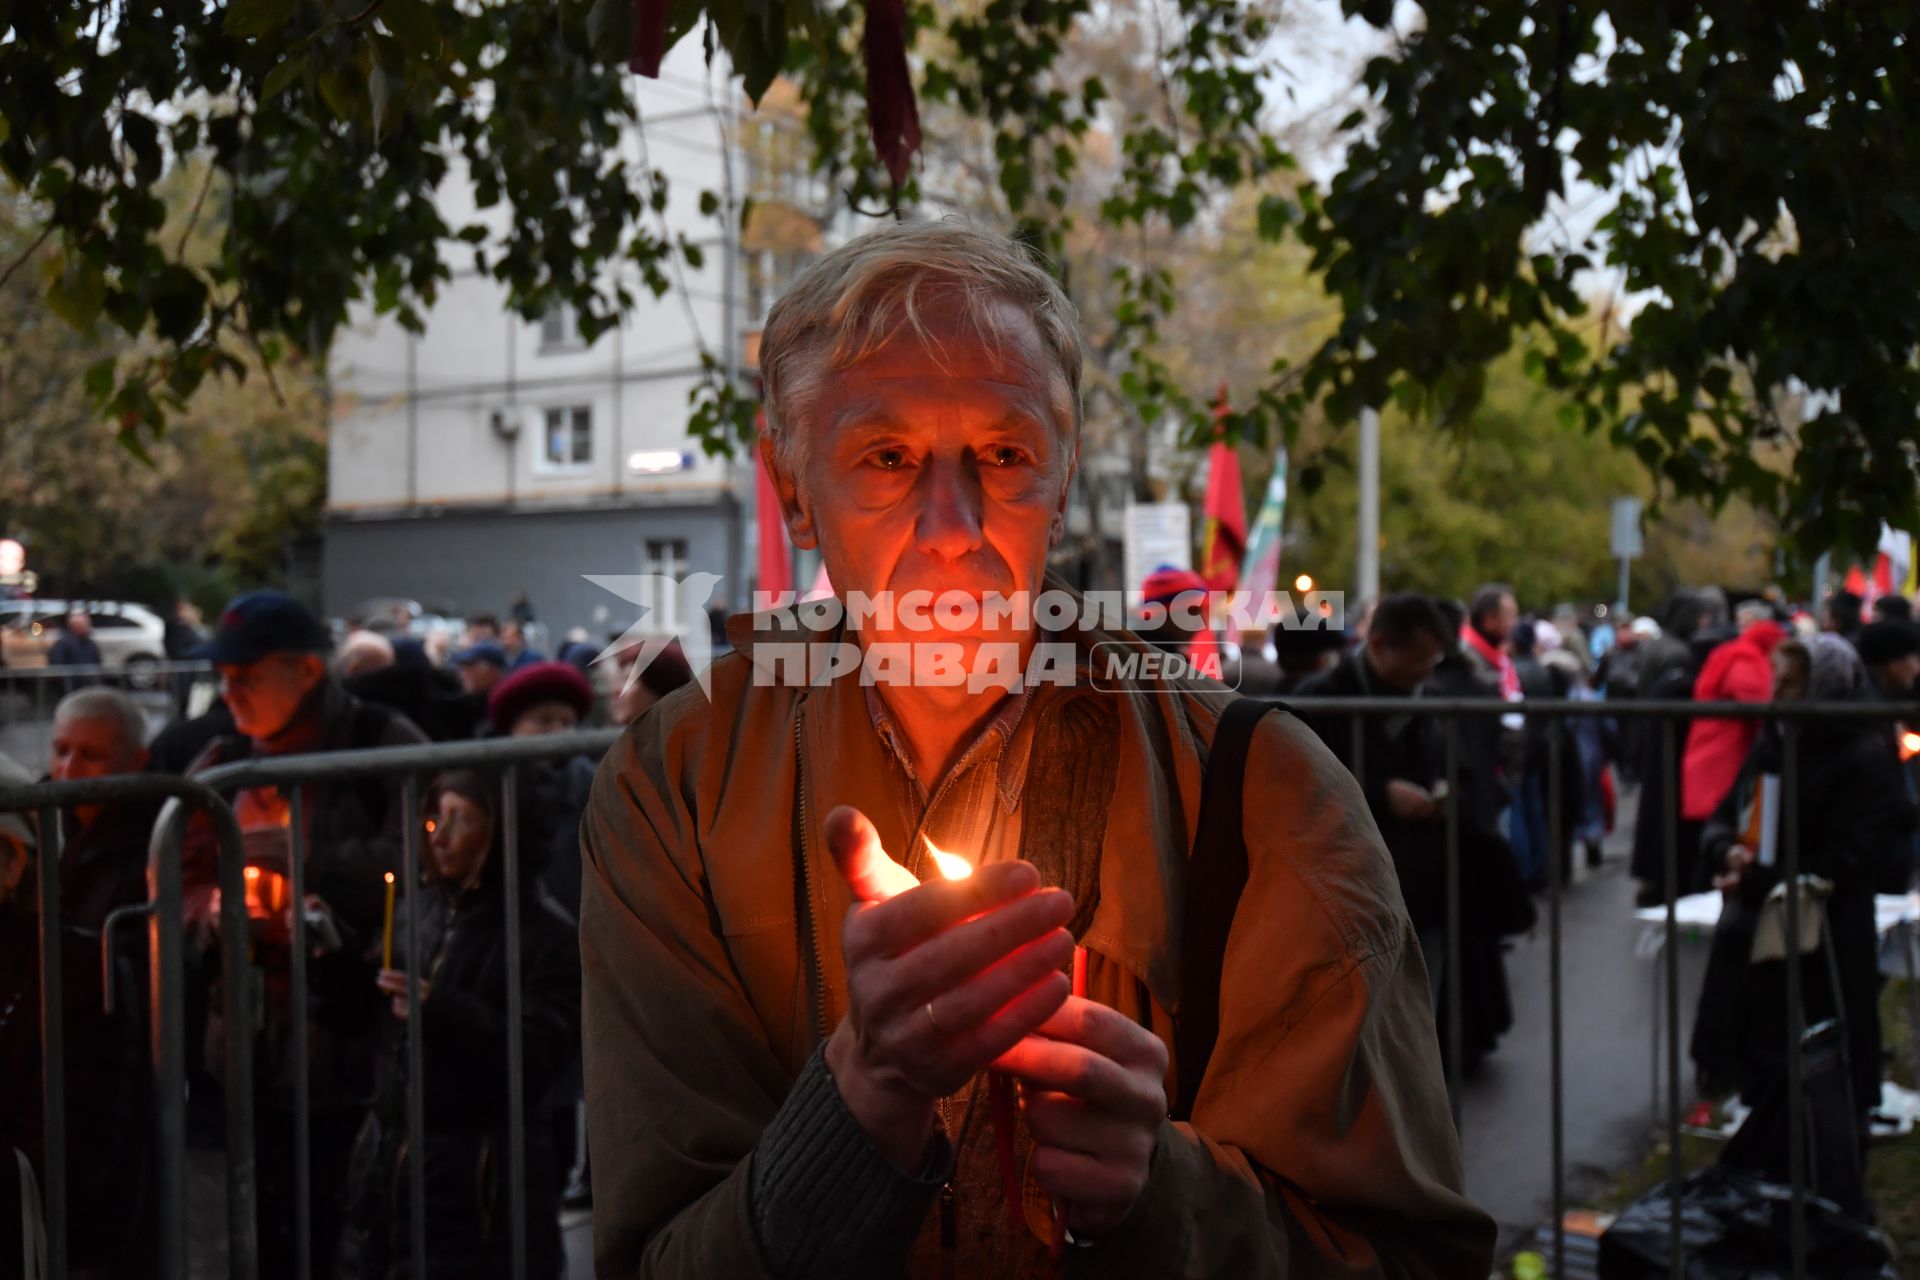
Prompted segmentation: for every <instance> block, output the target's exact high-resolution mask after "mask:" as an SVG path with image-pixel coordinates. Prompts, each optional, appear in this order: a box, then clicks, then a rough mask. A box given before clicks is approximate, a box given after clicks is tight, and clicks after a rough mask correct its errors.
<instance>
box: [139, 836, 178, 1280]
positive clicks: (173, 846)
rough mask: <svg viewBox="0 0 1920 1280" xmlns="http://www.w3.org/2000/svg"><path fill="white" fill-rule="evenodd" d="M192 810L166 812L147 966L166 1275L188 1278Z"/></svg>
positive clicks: (155, 860)
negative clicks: (184, 846) (188, 846)
mask: <svg viewBox="0 0 1920 1280" xmlns="http://www.w3.org/2000/svg"><path fill="white" fill-rule="evenodd" d="M185 816H186V806H185V805H184V804H182V803H181V802H180V801H178V800H170V801H168V802H167V805H166V807H165V808H163V809H162V810H161V811H160V821H159V824H158V825H157V826H156V828H155V839H154V843H153V849H152V852H151V854H150V856H149V860H148V863H147V892H148V894H149V895H150V896H151V897H152V899H153V914H152V915H151V916H150V917H149V918H148V920H147V962H148V965H149V967H150V969H151V972H152V977H151V979H150V982H151V984H152V986H151V991H152V1001H153V1007H152V1013H151V1017H150V1019H149V1022H148V1034H149V1036H150V1038H151V1041H152V1047H153V1116H154V1138H155V1142H156V1144H157V1150H156V1152H155V1166H154V1172H155V1186H154V1194H155V1208H156V1210H157V1211H158V1214H159V1230H160V1240H159V1245H160V1256H159V1259H158V1262H159V1266H160V1273H161V1274H162V1275H164V1276H166V1277H168V1280H186V1276H187V1198H186V1188H187V1054H186V1028H185V1026H184V1025H183V1024H184V1023H185V1020H186V974H185V972H184V970H183V966H184V964H185V953H186V946H185V937H184V930H183V928H182V921H181V919H180V845H181V837H182V835H183V834H184V828H185Z"/></svg>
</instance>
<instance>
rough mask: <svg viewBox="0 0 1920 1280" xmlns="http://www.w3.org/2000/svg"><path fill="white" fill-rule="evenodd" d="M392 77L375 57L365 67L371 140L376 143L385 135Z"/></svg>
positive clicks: (391, 98) (391, 96)
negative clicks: (371, 129)
mask: <svg viewBox="0 0 1920 1280" xmlns="http://www.w3.org/2000/svg"><path fill="white" fill-rule="evenodd" d="M393 90H394V82H393V77H392V76H390V75H388V74H387V69H386V67H384V66H382V65H381V63H380V60H379V59H378V58H375V59H374V61H373V65H372V66H370V67H368V68H367V112H368V117H369V119H370V121H371V123H372V125H373V140H374V141H375V142H376V143H377V142H379V141H380V139H381V138H382V137H383V136H385V133H386V126H387V118H388V116H389V114H390V110H389V109H390V108H391V107H392V105H393Z"/></svg>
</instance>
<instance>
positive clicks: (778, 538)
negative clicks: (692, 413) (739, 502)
mask: <svg viewBox="0 0 1920 1280" xmlns="http://www.w3.org/2000/svg"><path fill="white" fill-rule="evenodd" d="M766 429H767V419H766V415H765V414H762V415H760V430H761V433H762V434H764V433H765V432H766ZM754 474H755V484H754V504H753V507H754V515H755V517H756V518H757V519H758V521H759V525H760V576H759V582H758V585H757V586H756V588H755V589H756V590H759V591H766V592H780V591H791V590H793V552H792V550H791V549H790V548H789V547H788V545H787V521H786V517H785V516H784V515H782V514H781V511H780V494H779V492H778V491H777V490H775V489H774V487H773V477H772V476H770V475H768V474H767V463H766V459H765V458H764V457H763V458H761V459H760V465H759V466H758V467H756V468H755V469H754Z"/></svg>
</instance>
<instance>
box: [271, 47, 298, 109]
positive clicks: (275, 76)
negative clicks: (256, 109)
mask: <svg viewBox="0 0 1920 1280" xmlns="http://www.w3.org/2000/svg"><path fill="white" fill-rule="evenodd" d="M306 69H307V55H306V54H305V53H304V52H302V53H297V54H294V55H292V56H290V57H288V58H286V59H284V60H282V61H281V62H280V64H279V65H278V66H276V67H274V69H273V70H271V71H269V72H267V78H266V79H265V80H264V81H262V82H261V85H260V102H261V105H262V106H264V105H265V104H267V103H269V102H272V101H273V100H274V99H275V98H277V97H279V96H280V95H281V94H282V93H283V92H285V91H286V88H287V86H288V85H290V84H292V83H293V82H294V81H295V80H298V79H299V78H300V76H301V74H302V73H304V72H305V71H306Z"/></svg>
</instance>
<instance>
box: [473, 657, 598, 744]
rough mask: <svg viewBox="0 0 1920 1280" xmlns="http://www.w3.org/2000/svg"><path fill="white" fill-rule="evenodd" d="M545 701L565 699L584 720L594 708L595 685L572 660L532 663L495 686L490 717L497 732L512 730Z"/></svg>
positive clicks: (488, 701) (488, 706) (491, 695)
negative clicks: (526, 713)
mask: <svg viewBox="0 0 1920 1280" xmlns="http://www.w3.org/2000/svg"><path fill="white" fill-rule="evenodd" d="M543 702H560V703H565V704H566V705H567V706H569V707H572V708H573V709H574V711H575V713H576V714H578V715H579V716H580V718H581V719H582V720H584V719H586V716H587V712H589V711H591V710H592V709H593V686H592V685H591V684H588V683H587V678H586V677H585V676H583V675H581V674H580V669H579V668H578V667H576V666H574V665H573V664H572V663H570V662H534V663H529V664H528V665H526V666H524V667H522V668H520V669H519V670H518V671H516V672H514V673H513V674H512V675H510V676H508V677H507V678H506V679H504V680H502V681H500V683H498V684H496V685H494V686H493V689H492V691H491V692H489V693H488V694H487V719H488V721H489V722H491V723H492V725H493V731H494V732H495V733H502V734H504V733H512V732H513V722H514V721H515V720H518V719H519V718H520V717H521V715H522V714H523V713H524V712H526V711H529V710H531V709H532V708H534V707H537V706H539V705H540V704H541V703H543Z"/></svg>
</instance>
